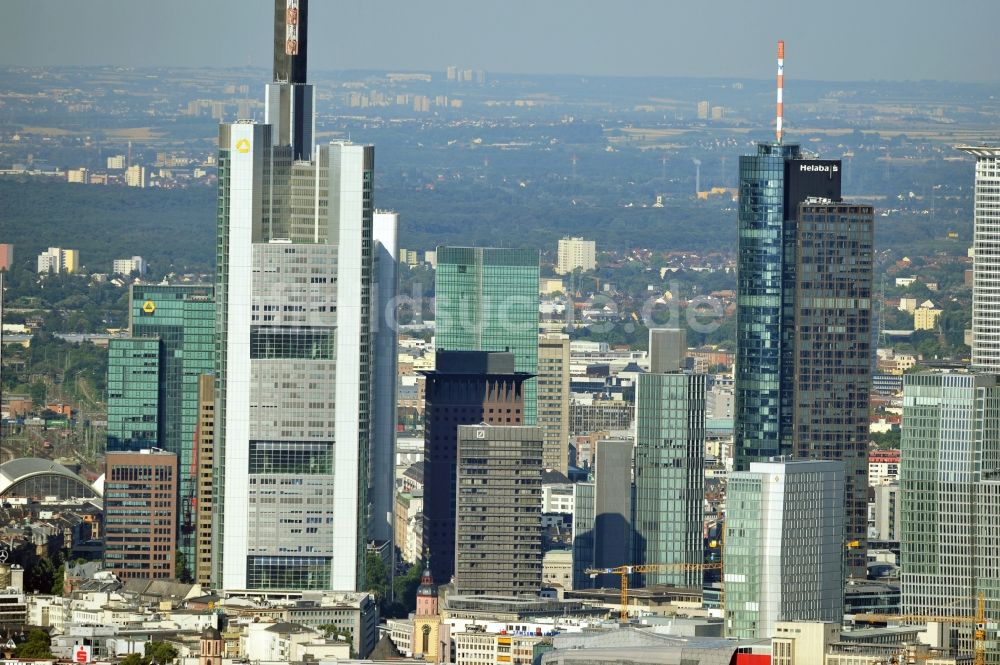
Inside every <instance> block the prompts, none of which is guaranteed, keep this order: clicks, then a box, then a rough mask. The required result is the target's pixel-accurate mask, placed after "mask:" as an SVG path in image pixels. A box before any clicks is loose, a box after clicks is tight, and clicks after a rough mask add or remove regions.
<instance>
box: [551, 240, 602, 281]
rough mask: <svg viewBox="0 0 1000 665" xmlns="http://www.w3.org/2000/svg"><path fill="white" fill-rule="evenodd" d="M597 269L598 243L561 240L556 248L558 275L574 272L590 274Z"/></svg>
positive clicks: (556, 269) (556, 271)
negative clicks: (589, 272)
mask: <svg viewBox="0 0 1000 665" xmlns="http://www.w3.org/2000/svg"><path fill="white" fill-rule="evenodd" d="M596 267H597V243H595V242H594V241H593V240H584V239H583V238H560V239H559V245H558V247H557V248H556V267H555V273H556V274H557V275H568V274H569V273H571V272H573V271H574V270H582V271H583V272H588V271H591V270H594V269H595V268H596Z"/></svg>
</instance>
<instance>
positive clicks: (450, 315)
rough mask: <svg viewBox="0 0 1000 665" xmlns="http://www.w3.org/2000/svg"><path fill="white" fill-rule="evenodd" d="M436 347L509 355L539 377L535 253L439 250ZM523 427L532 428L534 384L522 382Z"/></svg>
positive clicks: (494, 249)
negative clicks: (506, 352)
mask: <svg viewBox="0 0 1000 665" xmlns="http://www.w3.org/2000/svg"><path fill="white" fill-rule="evenodd" d="M437 262H438V264H437V272H436V276H435V283H434V290H435V314H434V320H435V344H436V347H437V349H438V350H442V351H510V352H512V353H513V354H514V365H515V369H516V371H518V372H528V373H530V374H532V375H534V374H537V373H538V300H539V299H538V250H534V249H509V248H497V247H438V248H437ZM524 385H525V389H524V424H525V425H534V424H535V422H536V393H537V386H536V379H534V378H532V379H530V380H528V381H527V382H525V384H524Z"/></svg>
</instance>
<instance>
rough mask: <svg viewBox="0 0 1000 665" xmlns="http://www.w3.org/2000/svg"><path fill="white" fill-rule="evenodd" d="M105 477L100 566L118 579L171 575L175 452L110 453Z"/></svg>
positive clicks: (106, 462) (174, 540) (174, 522)
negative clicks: (102, 541) (102, 562)
mask: <svg viewBox="0 0 1000 665" xmlns="http://www.w3.org/2000/svg"><path fill="white" fill-rule="evenodd" d="M104 477H105V480H104V567H105V568H108V569H109V570H111V571H112V572H114V573H115V575H117V576H118V577H119V578H120V579H123V580H125V579H171V578H173V577H174V574H175V572H176V569H175V566H174V561H175V557H176V543H177V489H178V483H177V478H178V474H177V455H175V454H174V453H169V452H166V451H163V450H156V449H153V450H144V451H140V452H109V453H108V454H107V456H106V461H105V470H104Z"/></svg>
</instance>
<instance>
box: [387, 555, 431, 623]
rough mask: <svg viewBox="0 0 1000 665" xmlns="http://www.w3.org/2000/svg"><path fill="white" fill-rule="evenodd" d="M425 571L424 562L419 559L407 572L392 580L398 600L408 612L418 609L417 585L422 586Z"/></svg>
mask: <svg viewBox="0 0 1000 665" xmlns="http://www.w3.org/2000/svg"><path fill="white" fill-rule="evenodd" d="M423 571H424V567H423V564H422V563H421V562H419V561H418V562H417V563H415V564H413V565H412V566H410V568H409V570H407V571H406V573H405V574H403V575H399V576H397V577H396V578H395V579H393V581H392V588H393V591H394V592H395V596H396V602H398V603H402V604H403V606H404V608H405V610H406V611H407V612H412V611H413V610H415V609H417V587H418V586H420V577H421V575H423ZM404 616H405V614H404Z"/></svg>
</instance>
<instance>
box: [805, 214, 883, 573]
mask: <svg viewBox="0 0 1000 665" xmlns="http://www.w3.org/2000/svg"><path fill="white" fill-rule="evenodd" d="M874 226H875V213H874V209H873V208H872V207H871V206H868V205H857V204H853V203H843V202H841V203H834V202H830V201H819V200H817V199H810V200H807V202H805V203H801V204H800V205H799V212H798V228H797V230H796V245H795V275H796V278H795V318H794V327H793V333H792V334H793V345H794V363H795V364H794V367H795V375H794V379H793V387H794V394H793V407H792V408H793V412H792V413H793V421H792V432H793V434H792V449H793V453H794V455H795V457H796V458H806V459H839V460H842V461H843V462H844V479H845V481H846V483H847V486H846V494H845V499H846V501H847V505H846V515H847V539H848V540H850V541H858V543H859V544H858V547H856V548H851V549H850V550H849V551H848V553H847V556H848V566H849V567H850V570H851V571H852V573H853V574H855V575H857V576H860V577H861V578H862V579H863V578H865V577H866V576H867V573H866V560H865V551H866V549H867V548H866V547H865V542H866V538H867V535H868V533H867V531H868V530H867V523H868V441H869V438H870V435H869V432H868V425H869V412H870V404H869V400H870V397H869V395H870V393H871V378H872V348H871V341H872V325H871V322H872V279H873V274H874V273H873V270H874V269H873V266H874V254H875V249H874V242H875V230H874Z"/></svg>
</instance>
